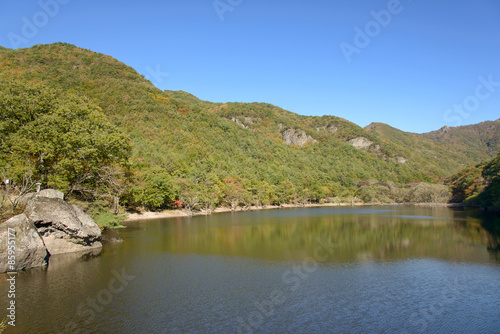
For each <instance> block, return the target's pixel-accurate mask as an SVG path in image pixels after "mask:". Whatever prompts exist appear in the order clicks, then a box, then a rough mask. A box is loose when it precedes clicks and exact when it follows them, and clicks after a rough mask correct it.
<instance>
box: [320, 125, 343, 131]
mask: <svg viewBox="0 0 500 334" xmlns="http://www.w3.org/2000/svg"><path fill="white" fill-rule="evenodd" d="M316 131H318V132H320V131H328V132H330V133H335V132H337V131H338V128H337V127H336V126H333V125H328V126H317V127H316Z"/></svg>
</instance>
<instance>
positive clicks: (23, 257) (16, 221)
mask: <svg viewBox="0 0 500 334" xmlns="http://www.w3.org/2000/svg"><path fill="white" fill-rule="evenodd" d="M13 236H14V238H13ZM12 240H15V248H14V247H12V244H13V242H12ZM9 241H10V244H9ZM9 246H11V248H10V250H11V253H10V254H9V248H8V247H9ZM13 254H14V256H15V261H12V258H10V257H9V256H12V255H13ZM48 258H49V253H48V252H47V248H46V247H45V244H44V242H43V240H42V238H41V237H40V235H39V234H38V232H37V230H36V227H35V225H33V223H32V222H30V221H29V220H28V217H27V216H26V215H25V214H20V215H18V216H15V217H12V218H11V219H9V220H7V221H6V222H5V223H3V224H0V273H5V272H9V271H12V272H14V271H18V270H22V269H29V268H34V267H40V266H45V265H47V261H48ZM9 262H10V263H9Z"/></svg>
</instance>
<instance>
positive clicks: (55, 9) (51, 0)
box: [7, 0, 71, 49]
mask: <svg viewBox="0 0 500 334" xmlns="http://www.w3.org/2000/svg"><path fill="white" fill-rule="evenodd" d="M70 1H71V0H40V1H38V5H39V6H40V8H41V10H39V11H37V12H36V13H34V14H33V16H32V17H31V18H28V17H26V16H23V17H22V18H21V22H22V26H21V31H20V34H17V33H15V32H9V33H8V34H7V38H8V39H9V42H10V45H11V46H12V48H13V49H17V48H18V47H19V46H20V45H22V44H27V43H28V42H29V41H30V39H33V38H35V37H36V35H38V32H39V29H42V28H43V27H45V26H46V25H47V24H48V23H49V22H50V19H52V18H54V17H55V16H56V15H57V14H58V13H59V10H60V5H66V4H68V3H69V2H70Z"/></svg>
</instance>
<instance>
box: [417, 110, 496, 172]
mask: <svg viewBox="0 0 500 334" xmlns="http://www.w3.org/2000/svg"><path fill="white" fill-rule="evenodd" d="M422 136H424V137H425V138H428V139H431V140H433V141H435V142H437V143H444V144H447V145H448V147H449V149H450V152H455V153H463V154H465V155H466V156H467V157H470V158H472V159H474V160H475V161H477V162H480V161H485V160H488V159H491V158H492V157H494V156H496V154H497V153H498V151H500V119H497V120H496V121H487V122H482V123H479V124H474V125H466V126H459V127H451V128H450V127H447V126H445V127H443V128H441V129H439V130H437V131H432V132H429V133H425V134H423V135H422Z"/></svg>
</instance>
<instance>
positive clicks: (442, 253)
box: [125, 207, 498, 262]
mask: <svg viewBox="0 0 500 334" xmlns="http://www.w3.org/2000/svg"><path fill="white" fill-rule="evenodd" d="M483 223H484V221H483V220H481V219H480V218H478V217H474V216H471V215H470V213H468V212H464V211H454V210H450V209H448V208H435V207H432V208H426V207H397V208H389V209H380V208H378V209H376V208H316V209H302V210H273V211H264V212H244V213H236V214H231V213H229V214H218V215H214V216H212V217H194V218H191V219H187V218H182V219H181V218H179V219H176V220H165V221H159V222H157V223H155V224H148V223H145V222H137V223H131V224H130V226H129V229H128V230H126V231H125V232H126V233H129V232H130V231H132V230H133V231H134V232H133V233H134V234H139V235H144V237H137V238H134V239H133V240H131V241H132V243H139V244H142V243H148V244H150V245H149V246H150V247H152V248H153V249H156V250H157V251H168V252H171V253H176V254H190V253H193V254H205V255H225V256H243V257H251V258H261V259H267V260H277V261H281V260H300V259H303V258H304V257H307V256H311V254H312V253H313V251H314V248H315V247H316V245H317V244H318V240H324V241H329V242H331V243H333V244H335V252H334V254H333V255H332V256H331V257H330V258H329V261H330V262H346V261H367V260H400V259H407V258H436V259H444V260H447V261H457V262H459V261H462V262H463V261H466V262H488V261H491V260H492V259H491V258H490V257H489V256H488V253H487V252H485V249H486V248H488V249H490V250H492V252H497V251H498V235H494V234H492V233H491V232H490V231H488V230H487V229H485V228H484V227H483V225H482V224H483ZM130 228H132V229H130ZM166 232H167V233H166ZM132 243H129V247H143V246H141V245H138V244H135V245H132ZM495 250H496V251H495ZM494 254H498V253H494ZM497 259H498V257H497Z"/></svg>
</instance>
